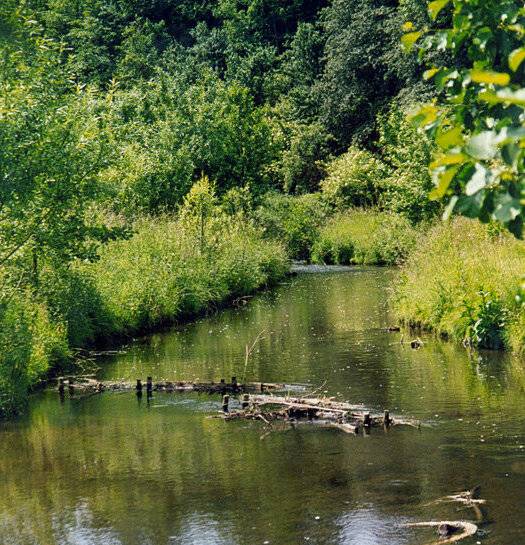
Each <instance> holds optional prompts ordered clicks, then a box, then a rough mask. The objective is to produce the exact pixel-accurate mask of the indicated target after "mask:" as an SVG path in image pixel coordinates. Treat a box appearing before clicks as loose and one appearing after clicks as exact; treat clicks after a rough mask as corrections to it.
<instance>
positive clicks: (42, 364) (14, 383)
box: [0, 290, 69, 417]
mask: <svg viewBox="0 0 525 545" xmlns="http://www.w3.org/2000/svg"><path fill="white" fill-rule="evenodd" d="M68 355H69V350H68V347H67V340H66V334H65V330H64V328H63V326H61V325H59V324H56V323H54V322H52V321H51V319H50V317H49V313H48V311H47V309H46V307H45V305H43V304H42V303H38V302H35V301H34V298H33V296H32V294H30V293H25V292H22V291H20V290H12V291H11V290H5V291H4V293H3V297H2V299H1V300H0V417H5V416H11V415H13V414H16V413H17V412H18V411H19V410H20V409H21V408H22V407H23V405H24V403H25V401H26V398H27V391H28V388H29V387H30V386H32V385H33V384H35V383H36V382H37V381H38V380H39V379H41V378H42V377H43V376H44V375H45V374H46V373H47V371H48V370H49V368H50V367H51V365H52V364H53V363H55V362H58V361H61V360H64V359H65V358H67V357H68Z"/></svg>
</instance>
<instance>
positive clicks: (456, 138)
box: [436, 127, 463, 149]
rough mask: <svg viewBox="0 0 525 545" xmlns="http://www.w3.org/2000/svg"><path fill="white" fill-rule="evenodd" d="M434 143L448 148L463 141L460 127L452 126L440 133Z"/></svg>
mask: <svg viewBox="0 0 525 545" xmlns="http://www.w3.org/2000/svg"><path fill="white" fill-rule="evenodd" d="M436 143H437V145H438V146H439V147H441V148H443V149H448V148H451V147H453V146H459V145H461V144H462V143H463V134H462V130H461V127H453V128H452V129H450V130H449V131H447V132H444V133H441V134H440V135H439V136H438V137H437V138H436Z"/></svg>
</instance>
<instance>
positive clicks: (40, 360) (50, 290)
mask: <svg viewBox="0 0 525 545" xmlns="http://www.w3.org/2000/svg"><path fill="white" fill-rule="evenodd" d="M134 231H135V234H134V236H132V237H131V238H130V239H128V240H120V241H115V242H111V243H109V244H107V245H105V246H104V247H103V248H102V250H101V253H100V259H99V260H98V261H97V262H95V263H90V264H87V263H74V264H73V265H72V267H70V268H67V269H63V270H59V269H48V268H46V269H45V270H44V271H43V273H42V277H41V285H40V287H39V290H38V292H37V291H36V290H34V289H32V290H30V289H29V288H28V289H27V290H25V289H22V288H12V289H7V288H5V287H4V289H3V290H0V417H4V416H11V415H13V414H15V413H16V412H18V411H20V410H21V409H22V408H23V405H24V402H25V400H26V398H27V392H28V389H29V388H30V387H31V386H32V385H34V384H35V383H36V382H38V381H39V380H40V379H41V378H42V377H44V376H45V375H46V374H47V373H48V372H49V371H50V369H52V368H53V367H54V366H56V365H58V364H60V363H62V362H65V361H66V360H67V359H68V358H69V357H70V355H71V352H72V349H74V348H78V347H89V346H93V344H94V343H97V342H99V341H103V340H107V339H110V338H112V337H116V336H122V335H127V334H133V333H137V332H141V331H147V330H151V329H152V328H154V327H156V326H159V325H161V324H167V323H171V322H174V321H177V320H181V319H184V318H188V317H191V316H194V315H196V314H197V313H200V312H202V311H204V310H205V309H207V308H209V307H213V306H215V305H217V304H221V303H223V302H226V301H228V300H229V299H233V298H235V297H239V296H242V295H247V294H249V293H252V292H254V291H255V290H257V289H258V288H261V287H262V286H266V285H271V284H273V283H275V282H277V281H278V280H279V279H280V278H282V277H283V276H284V275H285V273H286V272H287V270H288V259H287V256H286V253H285V250H284V249H283V247H282V246H281V244H280V243H278V242H270V241H268V240H264V239H263V237H262V233H261V231H260V230H259V229H257V228H256V227H254V226H253V225H252V223H250V222H249V221H248V220H246V219H243V218H240V217H231V216H228V215H226V214H221V213H220V212H219V211H218V210H217V209H214V210H213V211H212V214H211V215H210V217H208V218H206V221H205V222H203V223H201V222H200V221H199V220H198V218H192V217H182V216H181V217H179V218H174V217H167V216H166V217H160V218H159V217H157V218H151V219H141V220H139V221H138V222H137V223H136V224H135V226H134Z"/></svg>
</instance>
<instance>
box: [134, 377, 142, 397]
mask: <svg viewBox="0 0 525 545" xmlns="http://www.w3.org/2000/svg"><path fill="white" fill-rule="evenodd" d="M135 390H137V392H141V393H142V380H140V378H138V379H137V385H136V386H135Z"/></svg>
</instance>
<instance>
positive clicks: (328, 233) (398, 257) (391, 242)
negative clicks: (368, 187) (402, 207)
mask: <svg viewBox="0 0 525 545" xmlns="http://www.w3.org/2000/svg"><path fill="white" fill-rule="evenodd" d="M415 240H416V231H415V229H414V228H413V227H412V226H411V225H410V223H409V222H408V220H406V219H405V218H404V217H402V216H398V215H394V214H388V213H384V212H377V211H375V210H360V209H351V210H347V211H345V212H341V213H339V214H337V215H336V216H334V217H333V218H332V219H331V220H330V221H329V222H328V224H327V225H326V226H325V227H323V228H322V229H321V230H320V233H319V237H318V239H317V241H316V242H315V244H314V246H313V249H312V261H313V262H314V263H326V264H338V265H350V264H360V265H363V264H364V265H372V264H373V265H393V264H397V263H399V262H401V261H402V260H403V259H405V257H406V256H407V254H408V252H410V251H411V250H412V248H413V247H414V245H415Z"/></svg>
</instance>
